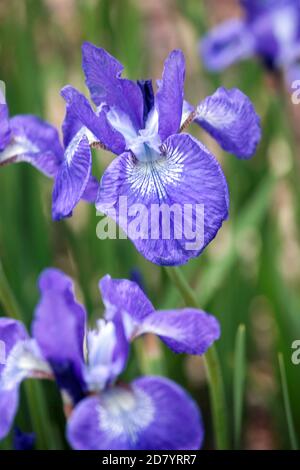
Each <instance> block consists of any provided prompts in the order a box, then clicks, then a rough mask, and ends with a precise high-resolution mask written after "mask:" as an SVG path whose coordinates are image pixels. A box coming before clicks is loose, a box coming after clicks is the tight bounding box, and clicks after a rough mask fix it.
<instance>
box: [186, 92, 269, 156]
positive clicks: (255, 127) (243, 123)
mask: <svg viewBox="0 0 300 470" xmlns="http://www.w3.org/2000/svg"><path fill="white" fill-rule="evenodd" d="M195 122H197V123H198V124H199V125H200V126H201V127H203V129H205V130H206V131H207V132H208V133H209V134H211V135H212V137H214V138H215V139H216V140H217V142H218V143H219V144H220V145H221V147H222V148H223V149H224V150H226V151H227V152H232V153H234V154H235V155H236V156H237V157H239V158H250V157H252V156H253V154H254V153H255V151H256V148H257V145H258V142H259V141H260V139H261V127H260V118H259V117H258V115H257V114H256V112H255V109H254V106H253V104H252V103H251V101H250V100H249V98H248V97H247V96H246V95H244V93H242V92H241V91H240V90H238V89H237V88H233V89H231V90H226V89H225V88H223V87H221V88H218V89H217V91H216V92H215V93H214V94H213V95H212V96H208V97H207V98H205V99H204V100H203V101H201V102H200V104H199V105H198V106H197V109H196V119H195Z"/></svg>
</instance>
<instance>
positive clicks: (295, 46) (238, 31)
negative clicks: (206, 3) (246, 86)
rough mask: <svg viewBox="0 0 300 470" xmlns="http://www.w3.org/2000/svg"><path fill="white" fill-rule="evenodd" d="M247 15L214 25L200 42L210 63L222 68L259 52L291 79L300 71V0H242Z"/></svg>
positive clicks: (208, 66)
mask: <svg viewBox="0 0 300 470" xmlns="http://www.w3.org/2000/svg"><path fill="white" fill-rule="evenodd" d="M240 3H241V5H242V7H243V8H244V11H245V16H244V18H243V19H238V18H237V19H232V20H229V21H227V22H225V23H223V24H221V25H219V26H217V27H216V28H214V29H212V30H211V31H210V32H209V33H208V34H207V35H206V37H204V39H202V40H201V42H200V54H201V57H202V59H203V61H204V64H205V65H206V67H207V68H208V69H210V70H212V71H219V70H222V69H224V68H226V67H228V66H230V65H231V64H233V63H234V62H237V61H239V60H241V59H246V58H248V57H251V56H252V55H258V56H259V57H260V58H261V59H262V60H263V62H264V63H265V64H266V66H267V67H268V68H271V69H272V70H275V69H276V70H283V71H284V72H285V73H286V75H287V80H288V81H289V82H292V81H293V80H296V78H298V76H299V72H300V66H299V61H300V3H299V1H298V0H240Z"/></svg>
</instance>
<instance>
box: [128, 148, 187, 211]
mask: <svg viewBox="0 0 300 470" xmlns="http://www.w3.org/2000/svg"><path fill="white" fill-rule="evenodd" d="M164 149H165V151H166V153H168V151H172V154H171V155H168V157H165V156H160V158H159V159H157V160H155V161H150V162H134V161H131V162H130V163H129V164H128V166H127V173H128V175H127V176H128V182H129V183H130V184H131V190H132V191H133V192H136V193H138V194H139V195H141V196H147V195H151V194H153V195H155V196H156V199H157V202H160V201H161V202H163V201H164V200H166V199H167V188H168V187H169V186H170V185H172V186H176V185H177V184H178V183H179V182H180V181H181V177H182V172H183V168H184V163H183V159H184V155H183V154H182V153H180V152H179V151H178V149H168V148H166V147H164Z"/></svg>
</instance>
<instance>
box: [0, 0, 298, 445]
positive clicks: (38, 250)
mask: <svg viewBox="0 0 300 470" xmlns="http://www.w3.org/2000/svg"><path fill="white" fill-rule="evenodd" d="M237 3H238V2H237V1H231V0H226V1H224V0H207V1H201V0H22V1H20V0H0V79H2V80H4V81H5V83H6V88H7V101H8V104H9V107H10V112H11V114H12V115H15V114H19V113H32V114H37V115H39V116H41V117H43V118H46V119H47V120H48V121H50V122H51V123H52V124H54V125H56V126H57V127H58V128H60V126H61V123H62V120H63V117H64V110H65V108H64V102H63V99H62V98H61V97H60V94H59V92H60V89H61V88H62V87H63V86H64V85H66V84H68V83H70V84H72V85H73V86H75V87H77V88H78V89H80V90H81V91H83V92H85V93H86V94H87V90H86V89H85V86H84V76H83V73H82V70H81V44H82V42H83V41H85V40H88V41H91V42H93V43H95V44H96V45H98V46H102V47H104V48H106V49H107V50H108V51H109V52H110V53H111V54H113V55H115V56H116V57H117V58H118V59H119V60H120V61H121V62H122V63H123V64H124V66H125V73H126V75H127V76H128V77H130V78H132V79H136V78H142V77H143V78H148V77H153V78H159V77H160V75H161V72H162V67H163V61H164V59H165V57H166V56H167V54H168V53H169V52H170V50H172V49H173V48H181V49H182V50H183V51H184V53H185V56H186V61H187V79H186V97H187V98H188V99H189V100H190V101H191V102H193V103H194V104H196V103H197V102H198V101H199V100H200V99H202V98H204V97H205V96H207V95H208V94H211V93H212V92H214V91H215V89H216V87H217V86H220V85H223V86H227V87H233V86H234V87H239V88H240V89H241V90H242V91H243V92H245V93H246V94H247V95H248V96H249V97H250V98H251V99H252V100H253V102H254V103H255V107H256V109H257V112H258V113H259V114H260V116H261V118H262V125H263V139H262V142H261V144H260V146H259V149H258V151H257V154H256V155H255V157H254V158H253V159H252V160H250V161H238V160H237V159H235V157H234V156H232V155H228V154H224V153H223V152H222V151H221V150H220V148H219V147H218V146H217V145H216V144H215V143H214V142H213V141H212V140H211V139H210V138H209V137H208V136H207V135H206V134H205V133H204V132H203V133H202V132H201V131H200V130H199V129H196V128H195V129H193V130H192V132H194V133H195V135H196V136H197V137H198V138H199V139H201V140H202V141H203V142H204V143H205V144H206V145H207V146H208V148H209V149H210V150H211V151H212V152H213V153H214V154H215V155H216V156H217V158H218V160H219V161H220V162H221V164H222V166H223V168H224V171H225V174H226V176H227V179H228V184H229V188H230V194H231V209H230V219H229V220H228V221H227V222H226V223H225V224H224V226H223V228H222V229H221V231H220V232H219V234H218V236H217V238H216V239H215V240H214V241H213V242H212V243H211V245H210V246H209V248H208V249H207V250H206V251H205V253H204V254H203V255H202V256H201V257H199V258H198V259H195V260H193V261H191V262H190V263H189V264H188V265H187V266H185V267H184V268H183V272H184V274H185V276H186V278H187V279H188V280H189V282H190V284H191V285H192V286H193V288H194V290H195V293H196V295H197V297H198V299H199V302H200V304H201V306H202V308H203V309H204V310H206V311H208V312H210V313H212V314H214V315H216V316H217V317H218V318H219V320H220V322H221V325H222V337H221V340H220V341H219V342H218V343H217V348H218V350H219V353H220V357H221V363H222V370H223V374H224V380H225V385H226V396H227V400H228V416H229V423H230V428H231V436H232V446H234V447H236V448H237V447H240V448H244V449H287V448H290V447H291V442H290V439H289V433H288V425H287V415H286V411H285V407H284V399H283V393H282V382H281V379H280V373H279V367H278V352H282V353H283V358H284V364H285V369H286V375H287V386H288V390H289V395H290V408H291V411H292V416H293V420H294V422H295V427H296V432H298V433H299V432H300V401H299V393H300V365H299V366H296V365H293V364H292V362H291V354H292V349H291V344H292V342H293V341H294V340H296V339H300V290H299V287H300V245H299V221H300V198H299V195H300V185H299V175H300V173H299V171H300V147H299V137H298V142H297V136H296V135H295V134H296V133H295V132H294V130H295V128H296V127H297V125H298V126H300V124H299V123H300V119H299V120H298V121H297V118H296V117H295V116H296V114H297V111H296V110H295V106H292V105H291V104H290V97H289V95H288V93H287V92H285V91H284V88H283V87H282V86H281V85H280V80H278V79H274V77H271V76H270V75H267V73H266V72H265V71H264V69H263V66H262V64H260V63H259V61H258V60H257V61H256V60H254V59H252V60H249V61H247V62H244V63H241V64H239V65H237V66H234V67H232V68H231V69H230V70H228V71H226V72H225V73H222V74H219V75H211V74H208V73H207V72H206V71H205V70H204V68H203V66H202V64H201V61H200V59H199V56H198V52H197V48H198V40H199V38H200V37H201V36H202V35H203V34H204V33H205V32H206V31H207V30H209V28H211V26H212V25H213V24H216V23H218V22H220V21H222V20H224V19H225V18H227V17H230V16H232V15H239V14H240V11H239V8H238V6H237ZM299 107H300V105H299ZM298 111H299V110H298ZM299 114H300V113H299ZM297 123H298V124H297ZM110 160H111V157H110V155H107V154H104V153H101V152H99V151H96V152H95V157H94V164H95V166H94V168H95V175H96V176H98V177H100V176H101V173H102V172H103V171H104V169H105V168H106V166H107V164H108V163H109V161H110ZM0 188H1V189H0V191H1V197H0V214H1V215H0V259H1V266H2V267H1V270H0V293H1V291H2V292H5V291H6V292H7V289H8V287H10V289H11V291H12V292H13V295H14V297H15V299H14V301H13V302H12V303H11V304H9V303H7V302H6V305H5V303H2V304H0V314H1V315H6V314H10V313H11V312H8V311H7V310H8V309H10V308H11V309H19V312H20V314H21V315H22V316H23V318H24V319H25V322H26V324H27V326H28V327H29V326H30V322H31V320H32V316H33V312H34V308H35V305H36V302H37V300H38V290H37V285H36V283H37V278H38V275H39V273H40V272H41V270H42V269H43V268H45V267H47V266H56V267H59V268H62V269H63V270H64V271H66V272H67V273H68V274H70V275H71V276H73V278H74V279H75V282H76V285H77V290H78V296H79V297H80V299H81V300H82V301H83V302H84V303H85V305H86V307H87V310H88V312H89V315H90V321H91V322H93V321H95V318H97V317H98V316H100V315H101V314H102V312H103V306H102V302H101V299H100V296H99V293H98V287H97V285H98V280H99V279H100V277H102V276H103V275H104V274H106V273H109V274H111V275H112V276H114V277H127V278H130V277H131V276H132V275H135V276H136V272H137V271H138V273H140V274H141V275H142V277H143V282H144V286H145V290H146V292H147V294H148V295H149V297H150V299H151V300H152V302H153V303H154V305H155V306H156V307H157V308H159V309H163V308H170V307H176V306H177V307H180V306H182V305H183V303H182V299H181V297H180V295H179V294H178V293H177V292H176V290H175V288H174V287H173V286H172V284H171V283H170V281H169V279H168V277H167V275H166V273H165V271H164V270H163V269H162V268H160V267H159V266H155V265H151V264H150V263H149V262H147V261H146V260H144V259H143V258H142V257H141V256H140V255H139V254H138V253H137V252H136V250H135V249H134V247H133V245H132V244H131V243H130V241H128V240H112V241H109V240H105V241H100V240H98V239H97V237H96V225H97V222H98V221H99V218H98V217H97V215H96V211H95V209H94V207H92V206H88V205H87V204H84V203H81V204H80V205H79V206H78V207H77V208H76V210H75V211H74V215H73V217H72V218H71V219H69V220H66V221H62V222H59V223H58V222H55V223H53V222H52V220H51V190H52V182H51V181H50V180H48V179H47V178H45V177H44V176H43V175H41V174H39V173H38V172H37V171H36V170H35V169H34V168H31V167H30V166H29V165H26V164H19V165H11V166H7V167H3V168H1V170H0ZM132 273H134V274H132ZM8 285H9V286H8ZM240 325H244V326H245V330H243V329H241V328H240V329H239V326H240ZM238 331H239V332H240V333H238ZM243 331H245V334H244V335H243V333H241V332H243ZM237 338H238V340H237ZM243 345H244V346H245V355H244V354H243ZM140 373H158V374H160V373H161V374H164V375H167V376H168V377H170V378H172V379H174V380H176V381H178V382H179V383H181V384H182V385H183V386H184V387H186V388H187V389H188V390H189V391H190V393H191V394H192V395H193V396H194V398H195V399H196V400H197V402H198V403H199V406H200V407H201V410H202V412H203V417H204V422H205V427H206V439H205V448H208V449H210V448H214V443H213V434H212V417H211V411H210V405H209V397H208V389H207V382H206V377H205V370H204V365H203V362H202V360H201V358H197V357H187V356H175V355H173V354H172V353H170V352H169V351H167V350H166V349H165V348H164V347H163V346H162V345H160V344H158V343H157V342H156V341H155V340H154V339H153V338H151V337H148V338H145V339H143V340H141V341H140V342H139V343H137V345H136V347H135V348H133V350H132V354H131V358H130V363H129V367H128V369H127V372H126V378H130V377H134V376H136V375H137V374H140ZM244 375H245V384H244V386H243V377H244ZM25 392H26V393H25ZM241 396H242V410H243V411H242V425H241V431H239V430H238V429H237V428H238V424H237V423H238V421H239V418H238V416H240V414H241V413H240V408H241V407H240V403H241V401H240V398H239V397H241ZM16 423H17V425H18V426H19V427H20V428H21V429H22V430H23V431H28V432H30V431H35V432H37V434H38V439H37V446H38V447H40V448H52V449H53V448H58V449H62V448H67V444H66V442H65V438H64V416H63V412H62V407H61V399H60V396H59V394H58V392H57V391H56V388H55V386H54V384H51V383H50V384H49V383H47V384H46V383H43V384H35V383H34V382H33V383H29V385H26V386H25V388H24V389H23V391H22V400H21V407H20V411H19V413H18V416H17V421H16ZM183 425H184V423H183ZM234 435H235V436H236V439H235V440H234V438H233V436H234ZM11 447H12V436H9V437H8V438H7V439H6V440H5V441H2V442H1V443H0V448H2V449H8V448H11Z"/></svg>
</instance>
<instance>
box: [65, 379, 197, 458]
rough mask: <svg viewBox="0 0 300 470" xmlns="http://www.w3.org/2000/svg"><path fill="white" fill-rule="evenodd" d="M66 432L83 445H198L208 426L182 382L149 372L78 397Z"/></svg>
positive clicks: (116, 447) (170, 447) (192, 447)
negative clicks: (124, 383)
mask: <svg viewBox="0 0 300 470" xmlns="http://www.w3.org/2000/svg"><path fill="white" fill-rule="evenodd" d="M67 436H68V440H69V442H70V444H71V446H72V447H73V448H74V449H80V450H195V449H199V448H200V446H201V445H202V442H203V436H204V429H203V424H202V419H201V414H200V411H199V409H198V407H197V405H196V403H195V402H194V401H193V400H192V399H191V398H190V396H189V395H188V394H187V393H186V392H185V391H184V390H183V389H182V388H181V387H179V386H178V385H177V384H175V383H174V382H172V381H170V380H167V379H163V378H156V377H147V378H140V379H137V380H135V381H134V382H132V384H131V386H130V387H121V386H118V387H114V388H112V389H110V390H107V391H106V392H104V393H103V394H102V395H101V396H99V397H96V396H94V397H90V398H86V399H85V400H83V401H82V402H80V403H79V405H78V406H77V407H76V408H75V410H74V411H73V414H72V415H71V418H70V419H69V422H68V430H67Z"/></svg>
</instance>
